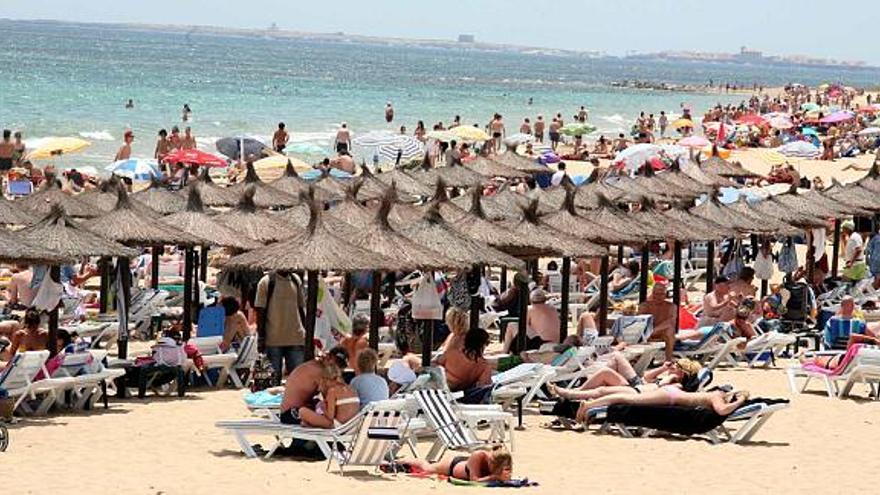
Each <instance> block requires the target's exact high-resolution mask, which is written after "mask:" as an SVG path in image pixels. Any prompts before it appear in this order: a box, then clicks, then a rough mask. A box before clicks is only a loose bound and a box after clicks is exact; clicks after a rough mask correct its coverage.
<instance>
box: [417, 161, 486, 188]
mask: <svg viewBox="0 0 880 495" xmlns="http://www.w3.org/2000/svg"><path fill="white" fill-rule="evenodd" d="M412 176H413V178H414V179H416V180H417V181H419V182H421V183H422V185H424V186H426V187H432V186H433V185H434V184H436V183H437V180H438V179H443V181H444V182H446V185H447V186H449V187H471V186H473V185H475V184H483V183H485V182H486V180H487V179H486V178H485V177H483V176H482V175H480V174H478V173H476V172H474V171H472V170H469V169H467V168H465V167H463V166H461V165H447V166H445V167H433V168H431V166H430V162H429V161H427V160H426V161H425V162H424V165H423V166H422V167H420V168H419V169H417V171H416V172H413V173H412Z"/></svg>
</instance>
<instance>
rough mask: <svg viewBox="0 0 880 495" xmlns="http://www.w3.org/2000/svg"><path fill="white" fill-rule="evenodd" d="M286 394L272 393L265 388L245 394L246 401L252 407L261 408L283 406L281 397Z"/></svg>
mask: <svg viewBox="0 0 880 495" xmlns="http://www.w3.org/2000/svg"><path fill="white" fill-rule="evenodd" d="M283 398H284V396H282V395H281V394H272V393H269V392H267V391H265V390H260V391H259V392H252V393H249V394H247V395H245V396H244V402H245V404H247V405H248V406H250V407H254V408H259V407H266V408H275V407H281V399H283Z"/></svg>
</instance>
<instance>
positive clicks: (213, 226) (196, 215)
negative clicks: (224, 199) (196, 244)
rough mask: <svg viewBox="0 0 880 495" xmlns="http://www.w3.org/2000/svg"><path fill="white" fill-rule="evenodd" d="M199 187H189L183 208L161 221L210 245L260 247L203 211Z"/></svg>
mask: <svg viewBox="0 0 880 495" xmlns="http://www.w3.org/2000/svg"><path fill="white" fill-rule="evenodd" d="M200 189H201V187H200V186H199V185H195V186H194V187H192V188H190V190H189V198H188V199H187V203H186V206H185V207H184V210H183V211H180V212H177V213H172V214H171V215H168V216H165V217H162V219H161V220H162V222H164V223H165V224H166V225H168V226H169V227H174V228H177V229H180V230H183V231H184V232H189V233H191V234H193V235H196V236H198V237H200V238H201V239H204V240H205V241H208V243H209V244H210V245H212V246H221V247H229V248H233V249H240V250H243V251H247V250H251V249H257V248H259V247H261V244H260V243H259V242H257V241H254V240H251V239H248V238H246V237H244V236H243V235H241V234H239V233H238V232H236V231H234V230H232V229H230V228H229V227H226V226H225V225H223V224H222V223H220V222H218V221H217V220H216V219H215V217H213V216H211V215H208V214H207V213H205V207H204V205H202V197H201V195H200Z"/></svg>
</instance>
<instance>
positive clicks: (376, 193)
mask: <svg viewBox="0 0 880 495" xmlns="http://www.w3.org/2000/svg"><path fill="white" fill-rule="evenodd" d="M360 181H361V186H360V189H358V195H357V199H358V200H360V201H371V200H376V199H382V196H384V195H385V190H386V189H388V186H386V185H385V183H383V182H380V181H378V180H376V176H375V175H374V174H373V172H371V171H370V169H369V168H367V165H366V164H361V175H360Z"/></svg>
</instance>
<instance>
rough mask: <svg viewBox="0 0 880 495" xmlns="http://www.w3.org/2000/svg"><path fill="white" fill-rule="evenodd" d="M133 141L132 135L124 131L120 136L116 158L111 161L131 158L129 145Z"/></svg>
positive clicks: (129, 131)
mask: <svg viewBox="0 0 880 495" xmlns="http://www.w3.org/2000/svg"><path fill="white" fill-rule="evenodd" d="M133 141H134V133H133V132H131V130H128V131H125V134H124V135H123V136H122V146H120V147H119V151H117V152H116V158H114V159H113V161H117V162H118V161H119V160H128V159H129V158H131V143H132V142H133Z"/></svg>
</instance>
